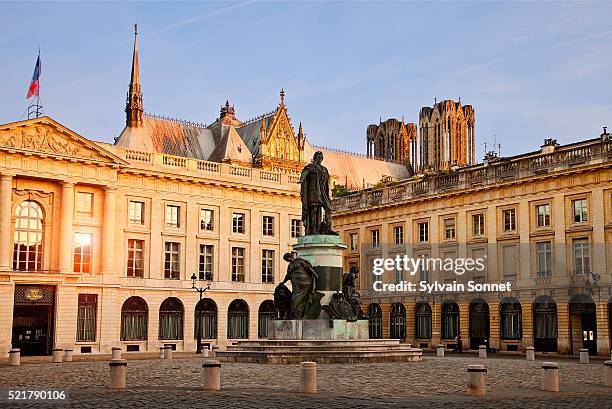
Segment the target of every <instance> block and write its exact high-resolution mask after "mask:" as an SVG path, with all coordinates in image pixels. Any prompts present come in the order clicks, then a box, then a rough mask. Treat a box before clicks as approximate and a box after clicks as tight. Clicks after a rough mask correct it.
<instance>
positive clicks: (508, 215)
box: [502, 209, 516, 231]
mask: <svg viewBox="0 0 612 409" xmlns="http://www.w3.org/2000/svg"><path fill="white" fill-rule="evenodd" d="M502 214H503V219H504V231H515V230H516V210H515V209H506V210H504V211H503V212H502Z"/></svg>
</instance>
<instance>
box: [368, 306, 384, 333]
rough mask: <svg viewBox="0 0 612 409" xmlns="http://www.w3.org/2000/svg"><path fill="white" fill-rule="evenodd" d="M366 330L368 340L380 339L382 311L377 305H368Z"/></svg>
mask: <svg viewBox="0 0 612 409" xmlns="http://www.w3.org/2000/svg"><path fill="white" fill-rule="evenodd" d="M368 329H369V332H370V338H372V339H380V338H382V310H381V309H380V305H378V304H370V305H368Z"/></svg>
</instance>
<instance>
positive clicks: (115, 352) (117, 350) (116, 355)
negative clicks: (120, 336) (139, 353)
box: [111, 347, 121, 359]
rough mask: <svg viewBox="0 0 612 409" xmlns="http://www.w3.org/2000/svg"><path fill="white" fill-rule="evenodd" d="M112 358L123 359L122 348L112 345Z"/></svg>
mask: <svg viewBox="0 0 612 409" xmlns="http://www.w3.org/2000/svg"><path fill="white" fill-rule="evenodd" d="M111 354H112V355H111V359H121V348H119V347H112V348H111Z"/></svg>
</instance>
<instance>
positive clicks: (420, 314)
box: [414, 302, 431, 339]
mask: <svg viewBox="0 0 612 409" xmlns="http://www.w3.org/2000/svg"><path fill="white" fill-rule="evenodd" d="M414 337H415V338H416V339H431V307H430V306H429V303H426V302H420V303H418V304H417V305H415V306H414Z"/></svg>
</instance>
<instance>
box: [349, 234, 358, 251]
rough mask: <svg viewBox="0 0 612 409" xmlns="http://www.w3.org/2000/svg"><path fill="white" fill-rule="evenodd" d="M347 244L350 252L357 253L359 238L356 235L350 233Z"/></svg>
mask: <svg viewBox="0 0 612 409" xmlns="http://www.w3.org/2000/svg"><path fill="white" fill-rule="evenodd" d="M349 244H350V250H351V251H357V247H358V246H359V236H358V235H357V233H351V234H350V235H349Z"/></svg>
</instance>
